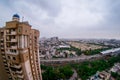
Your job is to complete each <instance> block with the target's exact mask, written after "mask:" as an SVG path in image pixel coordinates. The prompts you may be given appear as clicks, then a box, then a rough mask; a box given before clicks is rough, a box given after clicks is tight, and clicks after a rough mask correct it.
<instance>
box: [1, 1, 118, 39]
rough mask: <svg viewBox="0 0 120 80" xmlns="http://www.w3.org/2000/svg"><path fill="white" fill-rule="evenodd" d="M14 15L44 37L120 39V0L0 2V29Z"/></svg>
mask: <svg viewBox="0 0 120 80" xmlns="http://www.w3.org/2000/svg"><path fill="white" fill-rule="evenodd" d="M15 13H17V14H19V15H20V17H21V20H22V17H24V21H28V22H29V23H30V24H31V25H32V27H33V28H35V29H38V30H40V33H41V34H40V35H41V37H53V36H58V37H60V38H110V39H111V38H116V39H120V0H0V26H4V25H5V22H6V21H10V20H11V18H12V15H13V14H15Z"/></svg>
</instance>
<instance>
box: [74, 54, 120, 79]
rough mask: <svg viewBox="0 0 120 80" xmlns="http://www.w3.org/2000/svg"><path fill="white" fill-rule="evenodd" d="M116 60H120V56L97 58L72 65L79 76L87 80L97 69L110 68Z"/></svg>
mask: <svg viewBox="0 0 120 80" xmlns="http://www.w3.org/2000/svg"><path fill="white" fill-rule="evenodd" d="M116 62H120V56H117V57H111V58H109V59H108V60H96V61H92V62H89V61H87V62H83V63H81V64H74V65H72V67H73V68H74V69H76V71H77V73H78V76H79V77H80V78H81V79H82V80H87V79H88V78H89V77H90V76H91V75H94V74H95V73H96V72H97V71H103V70H107V69H108V70H109V69H110V68H111V67H112V66H114V63H116Z"/></svg>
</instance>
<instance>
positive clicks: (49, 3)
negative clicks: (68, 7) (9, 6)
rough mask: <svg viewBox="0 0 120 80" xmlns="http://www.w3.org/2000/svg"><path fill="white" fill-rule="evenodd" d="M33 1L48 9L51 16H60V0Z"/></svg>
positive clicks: (32, 0)
mask: <svg viewBox="0 0 120 80" xmlns="http://www.w3.org/2000/svg"><path fill="white" fill-rule="evenodd" d="M31 2H32V3H33V4H35V5H38V6H39V7H40V8H42V9H43V10H45V11H47V12H48V15H49V16H53V17H54V16H58V15H59V12H60V11H61V2H60V0H31Z"/></svg>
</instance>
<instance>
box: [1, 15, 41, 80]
mask: <svg viewBox="0 0 120 80" xmlns="http://www.w3.org/2000/svg"><path fill="white" fill-rule="evenodd" d="M19 19H20V17H19V15H17V14H15V15H13V18H12V21H9V22H6V24H5V26H4V27H2V28H0V80H42V76H41V69H40V60H39V34H40V33H39V31H38V30H35V29H31V25H30V24H29V23H28V22H20V21H19Z"/></svg>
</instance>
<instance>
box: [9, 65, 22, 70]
mask: <svg viewBox="0 0 120 80" xmlns="http://www.w3.org/2000/svg"><path fill="white" fill-rule="evenodd" d="M11 67H13V68H17V69H20V68H21V67H22V66H21V65H14V66H11Z"/></svg>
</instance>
